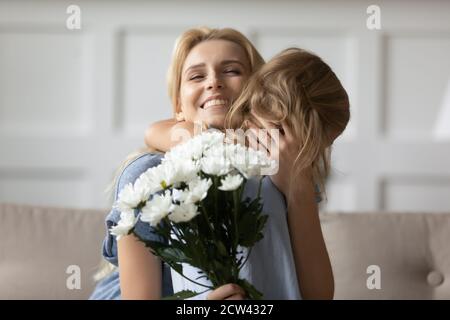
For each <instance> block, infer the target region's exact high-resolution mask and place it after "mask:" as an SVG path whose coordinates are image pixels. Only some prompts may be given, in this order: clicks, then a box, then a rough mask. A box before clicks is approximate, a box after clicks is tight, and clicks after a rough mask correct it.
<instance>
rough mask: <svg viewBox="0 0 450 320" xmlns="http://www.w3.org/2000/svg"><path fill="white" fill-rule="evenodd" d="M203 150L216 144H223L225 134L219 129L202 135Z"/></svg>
mask: <svg viewBox="0 0 450 320" xmlns="http://www.w3.org/2000/svg"><path fill="white" fill-rule="evenodd" d="M200 137H201V139H202V145H203V150H204V151H205V150H207V149H209V148H210V147H212V146H215V145H223V142H224V138H225V134H224V133H223V132H221V131H218V130H210V131H207V132H205V133H203V134H201V135H200Z"/></svg>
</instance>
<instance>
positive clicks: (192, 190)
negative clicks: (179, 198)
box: [184, 179, 212, 203]
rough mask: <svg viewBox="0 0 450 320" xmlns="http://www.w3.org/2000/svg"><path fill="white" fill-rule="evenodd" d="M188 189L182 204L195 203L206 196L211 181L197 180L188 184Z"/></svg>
mask: <svg viewBox="0 0 450 320" xmlns="http://www.w3.org/2000/svg"><path fill="white" fill-rule="evenodd" d="M188 185H189V189H188V192H187V193H186V198H185V199H184V202H186V203H197V202H198V201H202V200H203V199H205V198H206V196H207V195H208V189H209V188H210V187H211V185H212V181H211V179H197V180H193V181H190V182H189V184H188Z"/></svg>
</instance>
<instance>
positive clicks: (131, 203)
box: [114, 182, 148, 212]
mask: <svg viewBox="0 0 450 320" xmlns="http://www.w3.org/2000/svg"><path fill="white" fill-rule="evenodd" d="M139 188H140V187H139ZM145 196H146V193H145V191H144V188H140V189H138V190H137V191H136V189H135V188H134V186H133V184H132V183H131V182H130V183H128V184H127V185H125V187H123V188H122V190H121V191H120V193H119V197H118V199H117V201H116V204H115V205H114V208H116V209H118V210H119V211H120V212H128V211H132V210H133V209H134V208H136V207H137V206H138V205H139V203H141V202H145V201H147V199H148V196H147V197H145Z"/></svg>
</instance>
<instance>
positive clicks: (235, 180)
mask: <svg viewBox="0 0 450 320" xmlns="http://www.w3.org/2000/svg"><path fill="white" fill-rule="evenodd" d="M243 181H244V178H242V176H241V175H240V174H236V175H231V174H229V175H227V176H226V177H225V178H223V179H222V180H220V182H221V183H222V185H221V186H220V187H219V190H223V191H233V190H236V189H237V188H239V186H240V185H241V184H242V182H243Z"/></svg>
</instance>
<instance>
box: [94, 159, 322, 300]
mask: <svg viewBox="0 0 450 320" xmlns="http://www.w3.org/2000/svg"><path fill="white" fill-rule="evenodd" d="M162 157H163V155H162V154H155V153H147V154H144V155H141V156H140V157H138V158H137V159H135V160H134V161H132V162H131V163H130V164H129V165H128V166H127V167H126V168H125V169H124V170H123V172H122V174H121V176H120V178H119V180H118V184H117V187H116V190H115V197H114V200H117V197H118V194H119V193H120V191H121V190H122V188H123V187H124V186H125V185H127V184H128V183H130V182H131V183H134V181H135V180H136V179H137V178H138V177H139V176H140V175H141V174H142V173H144V172H145V171H146V170H147V169H149V168H151V167H154V166H157V165H158V164H160V162H161V159H162ZM258 183H259V179H257V178H253V179H249V180H248V181H247V184H246V187H245V190H244V197H247V196H248V197H250V198H254V197H255V196H256V194H257V188H258ZM316 188H317V187H316ZM261 196H262V200H263V212H264V213H265V214H268V215H269V219H268V220H267V223H266V226H265V228H264V237H263V239H261V240H260V241H259V242H258V243H257V244H256V245H255V246H254V248H253V249H252V252H251V255H250V257H249V259H248V261H247V263H246V264H245V265H244V267H243V268H242V270H241V273H240V276H241V277H243V278H246V279H247V280H248V281H250V283H252V284H253V285H254V286H255V287H256V288H257V289H258V290H259V291H261V292H262V293H263V295H264V298H265V299H281V300H283V299H301V295H300V290H299V288H298V281H297V275H296V270H295V264H294V260H293V253H292V247H291V243H290V237H289V228H288V223H287V209H286V203H285V199H284V196H283V194H282V193H280V192H279V190H278V189H277V188H276V187H275V185H274V184H273V183H272V181H271V179H270V178H269V177H266V178H264V180H263V183H262V187H261ZM320 200H321V199H320V197H318V198H317V201H320ZM119 219H120V212H119V211H118V210H116V209H112V210H111V211H110V213H109V214H108V215H107V217H106V221H105V223H106V236H105V239H104V241H103V247H102V254H103V256H104V258H105V259H106V260H107V261H109V262H110V263H112V264H114V265H116V266H118V256H117V242H116V238H115V236H112V235H111V234H110V233H109V229H110V228H111V227H112V226H114V225H116V224H117V223H118V221H119ZM135 232H137V233H138V234H139V236H141V237H143V238H145V239H148V240H154V241H162V239H161V238H160V237H159V236H158V235H156V234H155V233H154V232H153V230H152V227H150V226H149V225H148V223H144V222H142V221H140V220H138V222H137V224H136V227H135ZM197 271H198V270H196V269H195V268H193V267H191V266H187V265H184V266H183V273H184V274H186V275H188V277H189V278H192V279H195V278H196V275H198V274H197ZM189 275H192V276H189ZM199 282H203V284H206V285H209V284H210V283H209V282H208V280H206V279H204V280H203V281H199ZM174 289H175V290H174ZM183 289H189V290H194V291H197V292H201V291H204V288H203V287H201V286H197V285H195V284H193V283H191V282H189V281H187V280H185V279H184V278H182V277H181V276H180V275H178V274H177V273H176V272H175V271H174V270H171V268H170V267H169V266H167V265H166V264H165V263H162V294H163V296H166V295H171V294H173V292H174V291H175V292H178V291H180V290H183ZM208 293H209V292H206V293H204V294H202V295H199V296H197V297H195V299H204V298H205V297H206V295H207V294H208ZM89 299H100V300H106V299H108V300H109V299H120V283H119V272H118V271H114V272H113V273H111V274H110V275H109V276H107V277H106V278H104V279H102V280H101V281H100V282H99V283H98V284H97V286H96V288H95V290H94V292H93V293H92V295H91V297H90V298H89Z"/></svg>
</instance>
